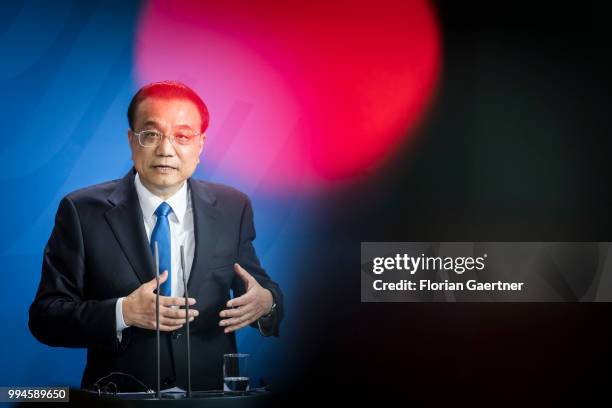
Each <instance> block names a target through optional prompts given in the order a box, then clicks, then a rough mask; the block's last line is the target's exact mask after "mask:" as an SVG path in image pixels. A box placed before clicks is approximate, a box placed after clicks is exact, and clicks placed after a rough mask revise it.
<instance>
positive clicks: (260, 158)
mask: <svg viewBox="0 0 612 408" xmlns="http://www.w3.org/2000/svg"><path fill="white" fill-rule="evenodd" d="M379 3H380V4H379ZM379 3H372V2H361V1H354V2H339V1H338V2H322V3H318V2H291V1H289V2H273V1H270V2H250V1H223V2H206V3H204V4H203V3H202V2H199V1H172V2H168V1H162V0H154V1H151V2H149V3H148V5H147V6H146V7H145V8H144V10H143V13H142V16H141V21H140V25H139V32H138V35H137V47H136V67H137V74H138V78H139V82H141V83H147V82H152V81H159V80H163V79H177V80H182V81H184V82H186V83H187V84H188V85H190V86H193V88H194V89H196V90H197V91H198V92H199V93H200V95H201V96H202V98H203V99H204V101H205V102H206V104H207V105H208V107H209V109H210V112H211V122H210V123H211V127H210V130H209V131H208V132H207V134H208V140H209V144H208V145H207V146H205V148H204V153H203V156H204V157H203V160H202V163H203V166H204V169H205V170H206V169H207V168H208V169H210V170H211V171H212V170H214V169H216V170H218V171H219V172H223V174H224V175H225V174H230V175H231V177H236V178H239V179H245V180H248V181H249V182H251V183H264V185H266V186H268V187H270V188H274V189H282V190H286V189H296V188H299V189H304V188H306V189H308V190H316V189H318V188H320V187H326V186H329V185H330V184H331V185H333V184H335V183H336V182H339V181H350V180H355V179H356V178H358V177H359V176H360V175H361V174H363V173H364V172H365V171H367V170H369V169H371V168H373V167H376V166H377V165H378V164H380V163H381V162H382V161H383V160H385V159H387V158H389V157H390V155H391V153H392V152H393V151H394V150H395V149H396V148H397V146H398V145H399V144H400V143H402V142H403V141H404V140H405V139H406V138H408V137H409V135H410V130H411V129H412V128H413V127H414V126H415V124H416V123H417V122H418V120H419V118H420V117H421V115H422V114H423V112H424V110H425V108H426V107H427V104H428V102H429V100H430V97H431V94H432V91H433V89H434V86H435V82H436V79H437V76H438V70H439V65H440V52H441V51H440V39H439V32H438V27H437V24H436V20H435V16H434V13H433V10H432V9H431V7H430V6H429V5H428V3H427V2H426V1H391V2H379ZM207 166H208V167H207Z"/></svg>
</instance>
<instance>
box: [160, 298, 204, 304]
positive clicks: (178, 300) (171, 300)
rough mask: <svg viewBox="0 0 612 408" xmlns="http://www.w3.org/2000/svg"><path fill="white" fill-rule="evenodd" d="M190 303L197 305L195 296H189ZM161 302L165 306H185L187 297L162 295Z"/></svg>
mask: <svg viewBox="0 0 612 408" xmlns="http://www.w3.org/2000/svg"><path fill="white" fill-rule="evenodd" d="M188 299H189V305H190V306H191V305H195V303H196V300H195V299H194V298H188ZM159 304H160V305H163V306H185V298H182V297H175V296H160V297H159Z"/></svg>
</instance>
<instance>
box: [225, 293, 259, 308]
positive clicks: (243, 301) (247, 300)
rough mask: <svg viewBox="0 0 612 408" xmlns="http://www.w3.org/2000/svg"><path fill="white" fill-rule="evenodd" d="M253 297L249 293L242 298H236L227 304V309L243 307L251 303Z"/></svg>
mask: <svg viewBox="0 0 612 408" xmlns="http://www.w3.org/2000/svg"><path fill="white" fill-rule="evenodd" d="M253 299H254V297H253V295H252V294H251V293H249V292H247V293H245V294H244V295H242V296H238V297H237V298H233V299H232V300H230V301H229V302H227V307H238V306H244V305H247V304H249V303H251V302H252V301H253Z"/></svg>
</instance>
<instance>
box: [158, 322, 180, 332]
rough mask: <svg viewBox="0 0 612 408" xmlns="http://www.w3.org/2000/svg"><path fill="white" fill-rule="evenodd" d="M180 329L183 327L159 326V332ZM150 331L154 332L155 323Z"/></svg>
mask: <svg viewBox="0 0 612 408" xmlns="http://www.w3.org/2000/svg"><path fill="white" fill-rule="evenodd" d="M181 327H183V325H182V324H178V325H171V326H168V325H165V324H160V325H159V330H160V331H174V330H177V329H180V328H181ZM151 329H153V330H155V323H153V327H151Z"/></svg>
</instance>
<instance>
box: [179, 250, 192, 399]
mask: <svg viewBox="0 0 612 408" xmlns="http://www.w3.org/2000/svg"><path fill="white" fill-rule="evenodd" d="M181 270H182V272H183V287H184V288H185V321H186V324H187V327H185V330H186V333H185V335H186V336H187V398H191V344H190V342H189V294H188V293H187V277H186V276H185V251H184V249H183V245H181Z"/></svg>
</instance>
